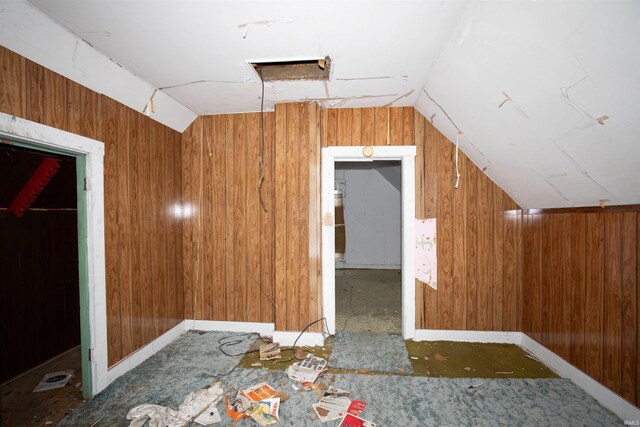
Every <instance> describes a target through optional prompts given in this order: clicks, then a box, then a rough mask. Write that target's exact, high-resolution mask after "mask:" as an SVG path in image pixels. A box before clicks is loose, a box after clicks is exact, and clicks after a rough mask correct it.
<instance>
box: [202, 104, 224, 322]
mask: <svg viewBox="0 0 640 427" xmlns="http://www.w3.org/2000/svg"><path fill="white" fill-rule="evenodd" d="M211 121H212V122H213V123H208V124H207V125H208V126H212V125H213V129H211V130H210V132H211V133H212V137H213V141H212V147H211V150H212V159H210V161H211V162H212V163H213V176H212V177H211V179H210V181H211V182H212V187H213V198H212V203H213V205H212V206H211V208H210V209H212V211H213V214H212V215H213V231H212V232H213V234H212V236H215V238H213V239H212V240H213V243H212V246H213V271H214V273H213V292H212V294H213V301H212V311H213V312H212V314H211V319H212V320H226V319H227V313H226V304H225V302H226V301H227V296H226V280H227V278H226V265H225V252H226V247H225V241H226V236H225V229H226V219H227V216H226V203H225V191H226V188H227V187H228V186H227V185H221V183H224V182H225V178H226V169H225V166H226V164H225V131H226V128H225V119H224V117H223V116H214V117H212V120H211Z"/></svg>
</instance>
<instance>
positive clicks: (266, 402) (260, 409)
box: [247, 397, 280, 426]
mask: <svg viewBox="0 0 640 427" xmlns="http://www.w3.org/2000/svg"><path fill="white" fill-rule="evenodd" d="M279 409H280V399H279V398H277V397H274V398H272V399H263V400H261V401H259V402H258V403H257V404H256V405H254V406H253V408H252V409H250V410H249V411H247V413H248V414H249V416H250V417H251V418H253V420H254V421H255V422H257V423H258V424H259V425H261V426H268V425H270V424H276V423H277V422H278V421H280V420H279V419H278V411H279Z"/></svg>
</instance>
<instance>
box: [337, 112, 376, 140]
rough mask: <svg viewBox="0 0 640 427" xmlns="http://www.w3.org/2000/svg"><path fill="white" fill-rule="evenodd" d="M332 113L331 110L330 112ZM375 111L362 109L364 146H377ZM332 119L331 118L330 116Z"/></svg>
mask: <svg viewBox="0 0 640 427" xmlns="http://www.w3.org/2000/svg"><path fill="white" fill-rule="evenodd" d="M329 111H331V110H329ZM374 111H375V109H373V108H363V109H362V114H361V116H362V119H361V123H362V132H361V133H362V145H376V139H375V134H376V131H375V117H374V116H375V113H374ZM329 118H331V116H329Z"/></svg>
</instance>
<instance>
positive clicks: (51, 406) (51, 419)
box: [0, 346, 84, 427]
mask: <svg viewBox="0 0 640 427" xmlns="http://www.w3.org/2000/svg"><path fill="white" fill-rule="evenodd" d="M69 369H73V370H74V371H75V372H74V374H73V377H71V380H70V381H69V382H68V383H67V385H66V386H64V387H62V388H58V389H54V390H47V391H41V392H37V393H33V389H34V388H35V387H36V386H37V385H38V383H39V382H40V380H41V379H42V377H43V376H44V375H45V374H48V373H50V372H58V371H66V370H69ZM82 402H84V399H83V398H82V367H81V361H80V347H79V346H78V347H76V348H74V349H71V350H69V351H67V352H65V353H63V354H61V355H59V356H57V357H55V358H53V359H51V360H49V361H48V362H46V363H43V364H42V365H39V366H38V367H36V368H34V369H32V370H30V371H29V372H26V373H25V374H23V375H21V376H19V377H17V378H15V379H13V380H11V381H9V382H7V383H5V384H4V385H2V387H0V425H2V427H5V426H11V427H13V426H50V425H56V424H57V423H58V422H59V421H60V420H61V419H62V418H64V416H65V415H66V414H68V413H71V412H72V411H73V410H74V409H75V408H77V407H78V406H80V405H81V404H82Z"/></svg>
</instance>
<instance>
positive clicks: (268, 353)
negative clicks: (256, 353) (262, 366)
mask: <svg viewBox="0 0 640 427" xmlns="http://www.w3.org/2000/svg"><path fill="white" fill-rule="evenodd" d="M281 357H282V356H281V355H280V344H278V343H277V342H272V343H269V344H263V345H261V346H260V360H274V359H280V358H281Z"/></svg>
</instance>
